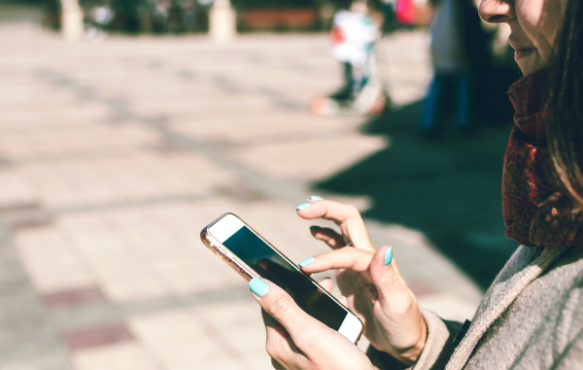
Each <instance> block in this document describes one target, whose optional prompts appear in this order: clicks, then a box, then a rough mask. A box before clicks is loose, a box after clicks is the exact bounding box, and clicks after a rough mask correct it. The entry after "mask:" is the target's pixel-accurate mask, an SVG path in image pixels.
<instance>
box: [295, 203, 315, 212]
mask: <svg viewBox="0 0 583 370" xmlns="http://www.w3.org/2000/svg"><path fill="white" fill-rule="evenodd" d="M311 205H312V203H304V204H300V205H299V206H297V207H296V211H300V210H302V209H306V208H308V207H309V206H311Z"/></svg>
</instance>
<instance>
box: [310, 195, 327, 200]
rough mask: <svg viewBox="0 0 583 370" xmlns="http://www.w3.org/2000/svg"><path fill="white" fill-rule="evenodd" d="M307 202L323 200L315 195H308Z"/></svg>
mask: <svg viewBox="0 0 583 370" xmlns="http://www.w3.org/2000/svg"><path fill="white" fill-rule="evenodd" d="M308 200H324V198H322V197H319V196H317V195H310V197H309V198H308Z"/></svg>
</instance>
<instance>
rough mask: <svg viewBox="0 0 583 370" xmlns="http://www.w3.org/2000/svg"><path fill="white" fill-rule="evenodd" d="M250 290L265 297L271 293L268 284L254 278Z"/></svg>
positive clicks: (250, 283)
mask: <svg viewBox="0 0 583 370" xmlns="http://www.w3.org/2000/svg"><path fill="white" fill-rule="evenodd" d="M249 289H251V291H252V292H253V293H255V295H258V296H259V297H263V296H264V295H266V294H267V292H269V285H267V283H266V282H265V281H263V280H262V279H261V278H258V277H254V278H253V279H251V281H250V282H249Z"/></svg>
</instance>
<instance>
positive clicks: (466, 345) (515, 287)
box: [446, 246, 569, 370]
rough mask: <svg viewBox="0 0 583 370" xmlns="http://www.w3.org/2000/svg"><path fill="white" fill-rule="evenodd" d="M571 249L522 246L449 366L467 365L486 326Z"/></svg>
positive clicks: (452, 369) (457, 369) (449, 369)
mask: <svg viewBox="0 0 583 370" xmlns="http://www.w3.org/2000/svg"><path fill="white" fill-rule="evenodd" d="M568 249H569V248H568V247H552V248H543V247H538V248H527V247H524V246H520V247H519V248H518V250H517V251H516V252H515V253H514V255H513V256H512V257H511V258H510V260H509V261H508V263H507V264H506V266H505V267H504V269H503V270H502V271H500V273H499V274H498V276H497V277H496V279H495V280H494V282H493V283H492V285H491V286H490V288H489V289H488V291H487V292H486V294H485V296H484V299H483V300H482V302H481V303H480V306H479V307H478V310H477V311H476V314H475V315H474V318H473V320H472V324H471V326H470V328H469V329H468V332H467V334H466V335H465V336H464V338H463V339H462V341H461V342H460V344H459V345H458V346H457V347H456V349H455V351H454V353H453V355H452V356H451V358H450V361H449V362H448V364H447V366H446V370H461V369H463V368H464V367H465V365H466V363H467V362H468V360H469V358H470V356H471V355H472V353H473V352H474V348H475V347H476V345H477V344H478V342H479V341H480V339H481V338H482V336H483V335H484V333H485V332H486V330H487V329H488V328H489V327H490V326H491V325H492V324H493V323H494V321H496V319H498V317H500V315H502V313H503V312H504V311H505V310H506V309H507V308H508V307H509V306H510V305H511V304H512V302H514V300H515V299H516V297H518V295H519V294H520V293H522V291H523V290H524V289H525V288H526V287H527V286H528V285H529V284H530V283H531V282H532V281H533V280H535V279H536V278H537V277H538V276H539V275H541V274H542V273H543V272H544V271H546V270H547V269H548V268H549V266H551V265H552V263H553V262H554V261H556V260H557V259H558V258H560V257H561V256H562V255H563V254H564V253H565V252H566V251H567V250H568Z"/></svg>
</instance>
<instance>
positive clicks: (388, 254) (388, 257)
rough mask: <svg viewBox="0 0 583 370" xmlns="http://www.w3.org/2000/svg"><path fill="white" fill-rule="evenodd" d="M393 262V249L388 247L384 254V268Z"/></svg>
mask: <svg viewBox="0 0 583 370" xmlns="http://www.w3.org/2000/svg"><path fill="white" fill-rule="evenodd" d="M392 260H393V247H392V246H391V247H389V249H387V251H386V252H385V266H388V265H389V264H390V263H391V261H392Z"/></svg>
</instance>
